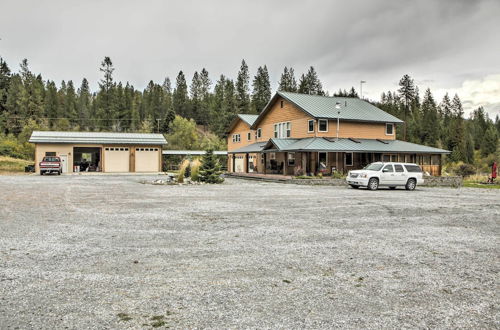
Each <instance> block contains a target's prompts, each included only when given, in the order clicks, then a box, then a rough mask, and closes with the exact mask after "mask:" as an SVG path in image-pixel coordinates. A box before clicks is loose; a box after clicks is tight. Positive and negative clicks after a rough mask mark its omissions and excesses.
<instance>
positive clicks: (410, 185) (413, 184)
mask: <svg viewBox="0 0 500 330" xmlns="http://www.w3.org/2000/svg"><path fill="white" fill-rule="evenodd" d="M416 186H417V181H415V179H409V180H408V182H406V186H405V188H406V190H415V187H416Z"/></svg>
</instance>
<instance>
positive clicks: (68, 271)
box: [0, 176, 500, 329]
mask: <svg viewBox="0 0 500 330" xmlns="http://www.w3.org/2000/svg"><path fill="white" fill-rule="evenodd" d="M144 178H145V177H138V176H44V177H40V176H0V328H1V329H5V328H21V329H26V328H36V329H54V328H58V329H60V328H65V327H66V328H69V329H82V328H89V329H103V328H134V329H137V328H164V327H170V328H259V329H262V328H284V329H296V328H333V327H346V328H458V327H460V328H490V329H491V328H497V329H498V327H499V315H500V313H499V302H500V301H499V291H498V285H499V281H498V278H499V274H498V272H499V255H500V254H499V244H498V243H499V242H498V237H499V233H500V226H499V225H500V191H499V190H488V189H471V188H462V189H448V188H446V189H445V188H418V189H417V190H416V191H413V192H407V191H405V190H395V191H392V190H379V191H375V192H372V191H366V190H353V189H349V188H344V187H325V186H297V185H292V184H279V183H260V182H252V181H244V180H238V179H229V180H227V181H226V182H225V183H224V184H222V185H199V186H154V185H148V184H140V183H139V181H140V180H142V179H144ZM150 178H151V179H153V177H150Z"/></svg>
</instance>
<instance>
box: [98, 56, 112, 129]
mask: <svg viewBox="0 0 500 330" xmlns="http://www.w3.org/2000/svg"><path fill="white" fill-rule="evenodd" d="M99 71H101V72H102V73H103V75H104V77H103V78H102V79H101V81H100V82H99V88H100V90H99V93H98V98H97V101H98V116H99V119H101V121H100V122H99V124H100V125H99V126H101V128H104V129H109V128H111V125H112V124H113V119H115V118H116V111H115V110H116V100H115V95H114V94H115V93H114V92H115V83H114V82H113V72H114V71H115V69H114V67H113V62H112V61H111V59H110V58H109V57H108V56H106V57H104V60H103V61H102V62H101V68H100V69H99Z"/></svg>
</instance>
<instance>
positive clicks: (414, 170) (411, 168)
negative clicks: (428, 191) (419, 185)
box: [405, 165, 422, 173]
mask: <svg viewBox="0 0 500 330" xmlns="http://www.w3.org/2000/svg"><path fill="white" fill-rule="evenodd" d="M405 168H406V170H407V171H408V172H412V173H419V172H422V169H421V168H420V166H418V165H405Z"/></svg>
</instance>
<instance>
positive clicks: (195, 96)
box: [190, 71, 203, 123]
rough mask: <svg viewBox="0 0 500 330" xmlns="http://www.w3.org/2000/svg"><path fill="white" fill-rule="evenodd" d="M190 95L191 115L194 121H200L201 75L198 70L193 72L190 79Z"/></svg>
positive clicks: (201, 114) (201, 115)
mask: <svg viewBox="0 0 500 330" xmlns="http://www.w3.org/2000/svg"><path fill="white" fill-rule="evenodd" d="M190 95H191V113H192V117H193V119H194V120H195V122H196V123H201V121H202V117H203V113H202V106H201V103H202V82H201V76H200V75H199V74H198V71H195V72H194V75H193V79H192V80H191V86H190Z"/></svg>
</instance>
